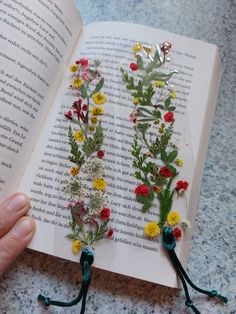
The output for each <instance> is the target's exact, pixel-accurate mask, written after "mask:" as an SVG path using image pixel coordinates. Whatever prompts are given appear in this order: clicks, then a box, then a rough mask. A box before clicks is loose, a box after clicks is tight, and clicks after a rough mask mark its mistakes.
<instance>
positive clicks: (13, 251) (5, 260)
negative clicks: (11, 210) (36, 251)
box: [0, 217, 35, 276]
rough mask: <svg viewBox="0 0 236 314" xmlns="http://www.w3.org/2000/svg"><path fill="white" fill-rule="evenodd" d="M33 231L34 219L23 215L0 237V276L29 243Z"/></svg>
mask: <svg viewBox="0 0 236 314" xmlns="http://www.w3.org/2000/svg"><path fill="white" fill-rule="evenodd" d="M34 231H35V223H34V221H33V220H32V219H30V218H29V217H23V218H21V219H20V220H18V221H17V223H16V224H15V225H14V227H13V228H12V229H11V230H10V231H9V232H8V233H7V234H5V235H4V236H3V237H2V238H1V239H0V276H1V275H2V274H3V272H4V271H5V270H6V269H7V268H8V266H9V265H10V264H11V263H12V262H13V261H14V260H15V258H16V257H17V256H18V255H19V254H20V253H21V252H22V251H23V250H24V248H25V247H26V246H27V245H28V244H29V242H30V241H31V239H32V237H33V234H34Z"/></svg>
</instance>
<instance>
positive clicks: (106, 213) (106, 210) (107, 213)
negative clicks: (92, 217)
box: [99, 207, 111, 221]
mask: <svg viewBox="0 0 236 314" xmlns="http://www.w3.org/2000/svg"><path fill="white" fill-rule="evenodd" d="M110 213H111V211H110V209H109V208H107V207H104V208H102V209H101V210H100V212H99V215H100V218H101V219H102V220H103V221H106V220H108V219H109V217H110Z"/></svg>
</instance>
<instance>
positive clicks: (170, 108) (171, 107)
mask: <svg viewBox="0 0 236 314" xmlns="http://www.w3.org/2000/svg"><path fill="white" fill-rule="evenodd" d="M175 109H176V107H175V106H170V107H169V108H168V111H175Z"/></svg>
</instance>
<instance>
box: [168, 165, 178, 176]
mask: <svg viewBox="0 0 236 314" xmlns="http://www.w3.org/2000/svg"><path fill="white" fill-rule="evenodd" d="M166 167H167V168H168V169H169V170H170V171H171V172H172V173H174V174H176V173H177V170H176V168H175V167H173V166H172V165H170V164H168V165H166Z"/></svg>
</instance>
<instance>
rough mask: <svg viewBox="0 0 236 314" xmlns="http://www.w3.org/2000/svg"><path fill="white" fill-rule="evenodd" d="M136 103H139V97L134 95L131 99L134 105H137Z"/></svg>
mask: <svg viewBox="0 0 236 314" xmlns="http://www.w3.org/2000/svg"><path fill="white" fill-rule="evenodd" d="M138 103H139V99H138V98H136V97H135V98H134V99H133V104H134V105H137V104H138Z"/></svg>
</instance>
